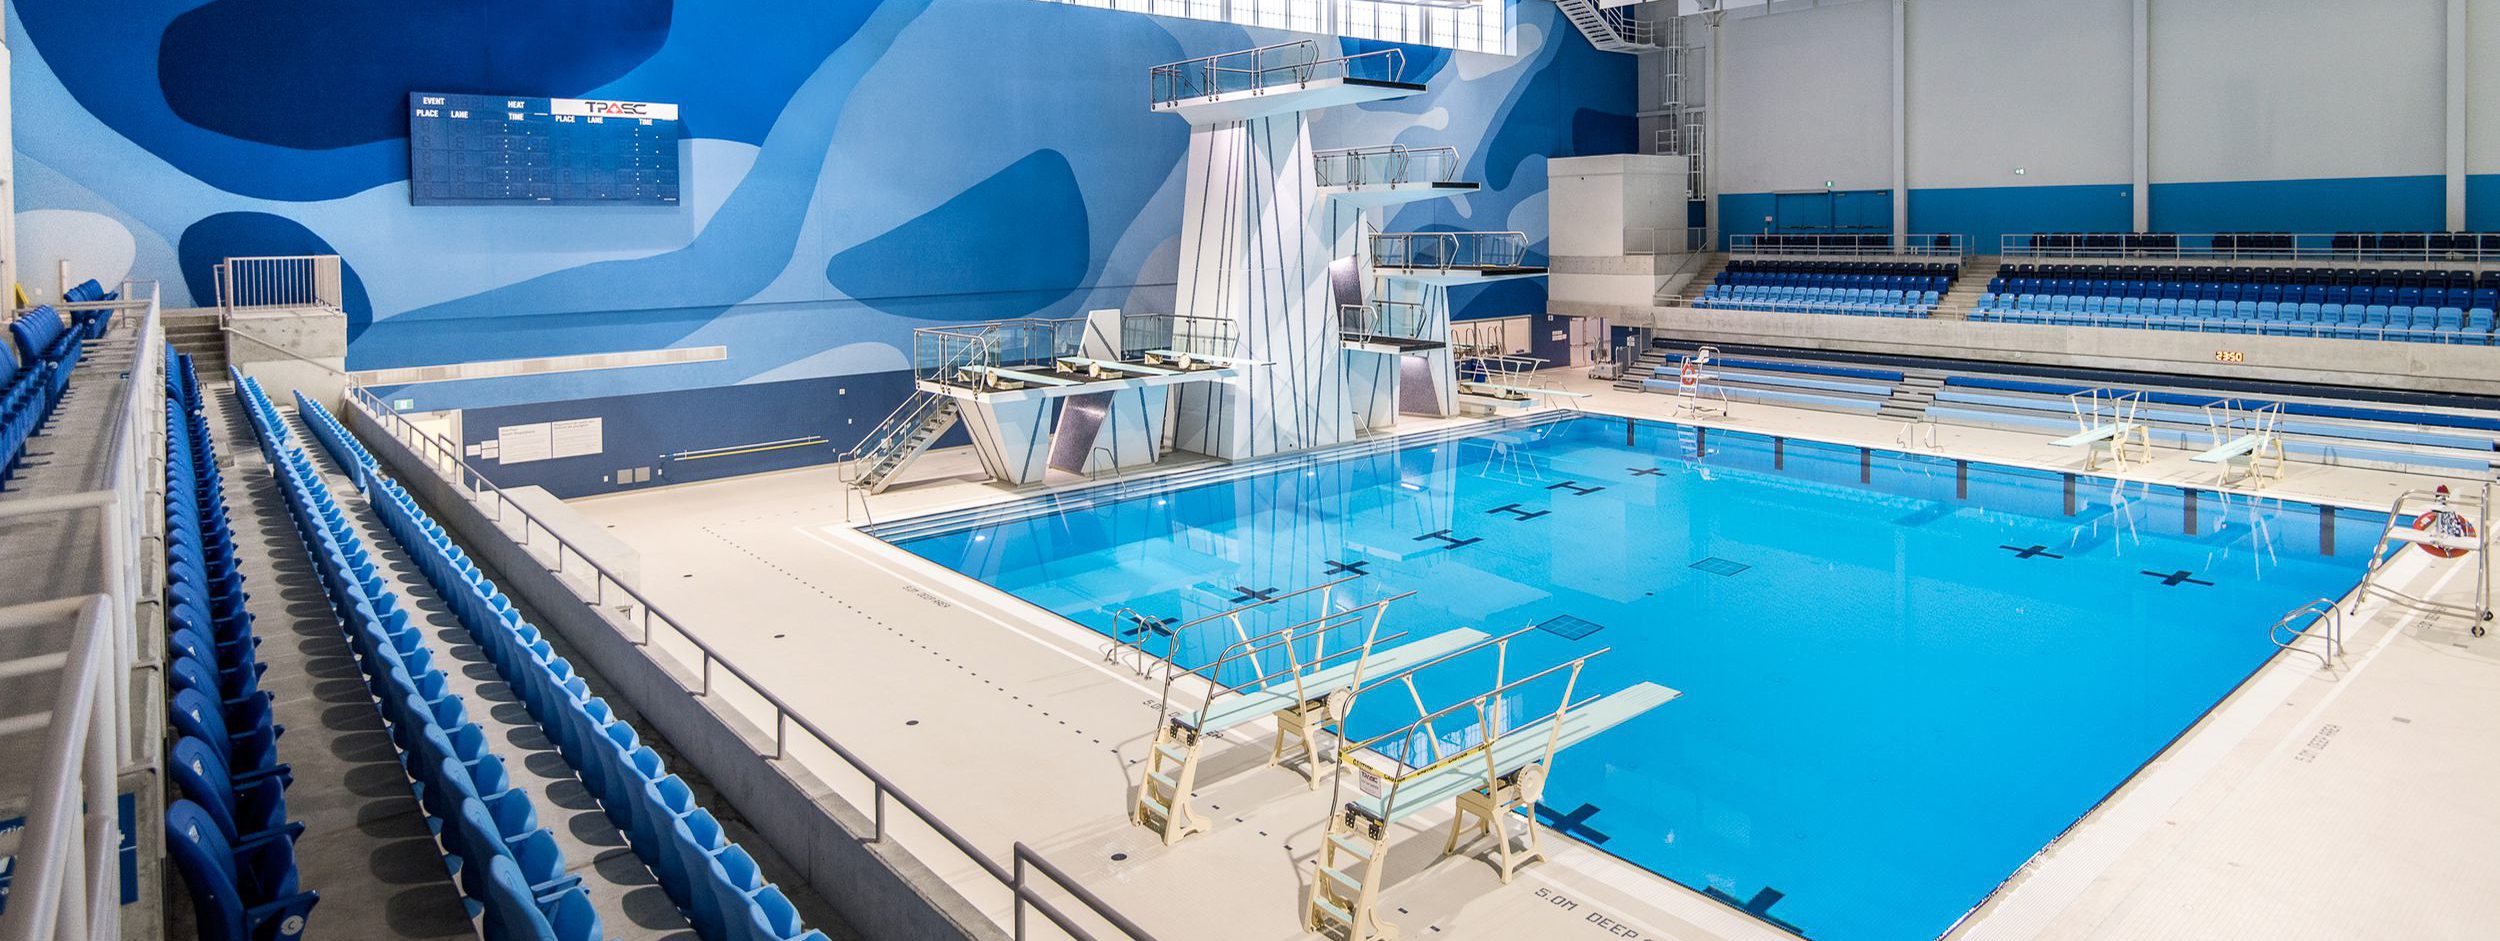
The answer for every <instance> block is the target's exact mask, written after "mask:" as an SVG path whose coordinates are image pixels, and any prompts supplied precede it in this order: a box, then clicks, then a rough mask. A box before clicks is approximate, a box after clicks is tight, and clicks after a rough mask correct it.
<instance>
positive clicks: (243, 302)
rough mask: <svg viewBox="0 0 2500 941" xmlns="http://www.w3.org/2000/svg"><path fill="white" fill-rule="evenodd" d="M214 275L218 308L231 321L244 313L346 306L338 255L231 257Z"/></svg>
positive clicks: (341, 307) (221, 263) (334, 308)
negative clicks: (258, 310) (247, 311)
mask: <svg viewBox="0 0 2500 941" xmlns="http://www.w3.org/2000/svg"><path fill="white" fill-rule="evenodd" d="M214 273H215V275H216V280H217V307H218V309H219V311H220V313H221V315H222V316H223V317H225V318H226V319H228V320H231V319H233V317H234V314H235V312H236V311H241V310H255V309H261V310H266V309H276V308H286V307H322V308H328V309H330V310H343V309H345V307H346V302H347V297H346V290H345V282H344V281H343V280H342V277H343V276H342V273H341V269H340V267H339V256H337V255H280V256H264V257H254V258H228V259H226V260H225V261H222V262H219V263H218V264H217V265H216V266H215V269H214Z"/></svg>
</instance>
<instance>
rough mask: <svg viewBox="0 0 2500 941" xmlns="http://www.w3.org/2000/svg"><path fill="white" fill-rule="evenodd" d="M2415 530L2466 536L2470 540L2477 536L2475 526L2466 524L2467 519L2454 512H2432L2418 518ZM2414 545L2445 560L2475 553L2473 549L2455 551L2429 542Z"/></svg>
mask: <svg viewBox="0 0 2500 941" xmlns="http://www.w3.org/2000/svg"><path fill="white" fill-rule="evenodd" d="M2413 528H2415V529H2418V530H2421V531H2423V532H2426V533H2440V534H2442V535H2448V536H2464V537H2466V538H2468V539H2472V538H2474V535H2475V533H2474V524H2472V523H2469V522H2466V521H2465V517H2462V516H2458V515H2457V514H2456V512H2455V511H2452V510H2432V511H2430V512H2428V513H2424V514H2422V515H2420V516H2416V517H2414V518H2413ZM2414 545H2416V546H2419V547H2421V549H2422V551H2424V552H2428V553H2430V554H2432V555H2435V556H2438V557H2440V558H2443V559H2454V558H2459V557H2462V556H2464V555H2465V554H2466V553H2468V552H2472V551H2474V550H2472V549H2454V548H2449V547H2447V546H2434V545H2431V544H2430V543H2427V542H2417V543H2414Z"/></svg>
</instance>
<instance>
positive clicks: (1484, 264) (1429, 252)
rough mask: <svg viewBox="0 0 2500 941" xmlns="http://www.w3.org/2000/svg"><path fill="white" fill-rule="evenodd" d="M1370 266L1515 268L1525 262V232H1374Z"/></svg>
mask: <svg viewBox="0 0 2500 941" xmlns="http://www.w3.org/2000/svg"><path fill="white" fill-rule="evenodd" d="M1371 252H1372V264H1373V265H1375V266H1377V267H1381V268H1408V269H1414V268H1431V269H1437V270H1444V271H1446V270H1450V269H1454V268H1516V267H1519V266H1520V265H1521V264H1522V263H1524V262H1526V261H1527V258H1528V235H1527V233H1525V232H1374V233H1372V235H1371Z"/></svg>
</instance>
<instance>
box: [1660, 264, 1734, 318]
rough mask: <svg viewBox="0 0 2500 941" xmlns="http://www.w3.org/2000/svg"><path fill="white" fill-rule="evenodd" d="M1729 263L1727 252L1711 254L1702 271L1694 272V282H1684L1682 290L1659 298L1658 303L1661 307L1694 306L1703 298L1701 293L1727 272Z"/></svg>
mask: <svg viewBox="0 0 2500 941" xmlns="http://www.w3.org/2000/svg"><path fill="white" fill-rule="evenodd" d="M1727 261H1728V257H1727V253H1726V252H1712V253H1710V260H1709V261H1706V262H1704V263H1702V266H1701V270H1699V271H1695V272H1693V277H1692V280H1689V281H1686V282H1684V287H1683V289H1682V290H1680V291H1675V292H1673V293H1670V294H1666V295H1664V296H1661V297H1658V298H1656V299H1655V300H1656V302H1657V303H1658V304H1660V305H1661V306H1675V307H1691V306H1693V302H1694V301H1696V300H1699V299H1700V298H1701V292H1702V291H1704V290H1707V289H1708V288H1709V287H1710V283H1711V282H1713V281H1717V280H1719V275H1720V274H1721V273H1723V272H1725V271H1727Z"/></svg>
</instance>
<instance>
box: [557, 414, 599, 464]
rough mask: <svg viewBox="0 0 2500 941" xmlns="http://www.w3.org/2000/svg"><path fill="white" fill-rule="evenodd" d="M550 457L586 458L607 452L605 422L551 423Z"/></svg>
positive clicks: (583, 419)
mask: <svg viewBox="0 0 2500 941" xmlns="http://www.w3.org/2000/svg"><path fill="white" fill-rule="evenodd" d="M553 425H554V428H553V430H552V435H551V436H552V439H553V440H552V442H551V443H550V448H551V451H552V453H551V454H550V455H549V456H551V457H587V456H589V455H593V454H597V453H599V452H601V451H605V450H607V446H606V440H607V420H606V419H602V418H575V419H570V420H567V421H560V422H554V423H553Z"/></svg>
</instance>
